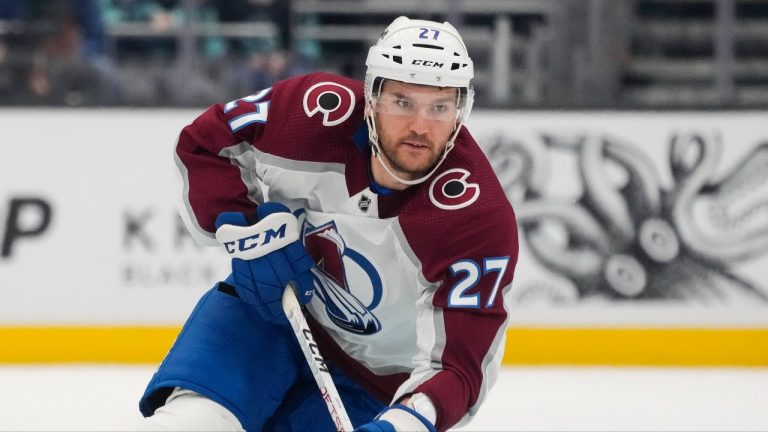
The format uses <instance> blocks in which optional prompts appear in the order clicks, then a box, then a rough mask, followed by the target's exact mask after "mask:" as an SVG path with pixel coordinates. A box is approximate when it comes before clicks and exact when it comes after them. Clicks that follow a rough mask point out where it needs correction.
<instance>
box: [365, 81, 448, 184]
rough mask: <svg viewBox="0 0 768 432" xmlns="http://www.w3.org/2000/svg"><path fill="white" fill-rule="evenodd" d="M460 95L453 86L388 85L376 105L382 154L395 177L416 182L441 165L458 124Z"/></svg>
mask: <svg viewBox="0 0 768 432" xmlns="http://www.w3.org/2000/svg"><path fill="white" fill-rule="evenodd" d="M457 92H458V89H456V88H451V87H442V88H441V87H434V86H424V85H417V84H406V83H403V82H399V81H391V80H386V81H385V82H384V84H383V85H382V88H381V92H380V93H379V97H377V98H376V99H375V100H374V101H373V104H374V112H375V115H376V125H377V128H378V132H379V145H380V147H381V153H382V156H383V158H384V159H385V163H387V164H388V165H389V167H390V168H391V169H392V170H393V171H394V172H395V174H397V175H398V176H401V177H402V178H404V179H406V180H414V179H417V178H420V177H423V176H424V175H425V174H427V173H428V172H429V170H430V169H431V168H432V167H433V166H434V165H435V163H437V161H438V159H439V158H440V157H441V156H442V154H443V149H444V148H445V146H446V144H447V142H448V139H449V138H450V137H451V135H452V133H453V131H454V129H455V128H456V125H457V120H458V106H457ZM377 180H378V179H377Z"/></svg>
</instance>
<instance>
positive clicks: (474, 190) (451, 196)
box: [429, 168, 480, 210]
mask: <svg viewBox="0 0 768 432" xmlns="http://www.w3.org/2000/svg"><path fill="white" fill-rule="evenodd" d="M467 177H469V171H467V170H464V169H461V168H454V169H450V170H448V171H446V172H444V173H442V174H440V175H439V176H437V177H436V178H435V179H434V180H432V184H431V185H429V199H430V201H432V204H434V205H436V206H437V207H439V208H441V209H443V210H457V209H460V208H464V207H467V206H469V205H470V204H472V203H473V202H475V201H477V198H479V197H480V186H478V185H477V183H469V182H467Z"/></svg>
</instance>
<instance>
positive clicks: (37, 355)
mask: <svg viewBox="0 0 768 432" xmlns="http://www.w3.org/2000/svg"><path fill="white" fill-rule="evenodd" d="M180 330H181V327H58V326H57V327H0V363H73V362H83V363H159V362H160V361H161V360H162V359H163V357H165V354H166V353H167V352H168V349H170V347H171V345H172V344H173V341H174V340H175V339H176V336H177V335H178V334H179V331H180Z"/></svg>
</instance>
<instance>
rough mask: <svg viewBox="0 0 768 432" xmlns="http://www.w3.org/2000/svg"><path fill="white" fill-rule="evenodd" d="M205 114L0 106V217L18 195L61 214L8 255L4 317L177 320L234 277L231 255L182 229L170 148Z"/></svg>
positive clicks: (3, 265)
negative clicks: (0, 145) (201, 243)
mask: <svg viewBox="0 0 768 432" xmlns="http://www.w3.org/2000/svg"><path fill="white" fill-rule="evenodd" d="M196 114H197V112H196V111H167V110H163V111H157V110H135V111H113V110H42V111H37V110H36V111H25V110H12V111H2V112H0V131H2V141H3V157H2V159H0V173H1V174H0V175H1V176H2V177H0V179H1V180H0V220H3V221H6V220H7V215H8V213H9V203H10V201H11V199H14V198H15V199H19V198H23V197H37V198H40V199H42V200H44V201H45V202H47V203H49V204H50V207H51V213H52V217H51V222H50V225H49V226H48V228H47V229H46V230H45V231H44V232H43V233H42V234H41V235H40V236H36V237H32V236H30V237H25V238H19V239H18V241H17V242H15V244H14V245H13V249H12V252H11V256H10V257H6V258H4V259H0V275H2V276H1V277H0V284H2V290H0V295H2V299H1V300H0V324H4V325H9V324H10V325H31V324H66V325H91V324H93V325H111V324H114V325H124V324H128V325H130V324H142V325H153V324H174V325H175V324H179V323H181V322H183V320H184V319H185V318H186V316H187V315H188V314H189V312H190V311H191V310H192V307H193V306H194V304H195V301H196V299H197V298H198V297H199V296H200V295H201V294H202V293H203V292H204V291H205V290H206V289H208V288H209V287H210V286H211V285H212V283H213V282H214V281H215V280H217V279H219V278H223V277H225V276H226V274H227V271H228V267H229V264H228V261H227V259H226V257H224V256H222V254H221V253H220V251H218V250H216V249H215V248H200V247H198V246H197V245H196V244H195V242H194V241H193V240H192V239H191V237H189V236H188V235H187V234H185V230H180V229H179V226H180V224H181V222H180V219H179V217H178V205H177V202H178V198H177V197H178V190H179V189H178V187H179V184H180V183H179V179H178V177H177V174H176V167H175V163H174V161H173V148H174V144H175V142H176V137H177V136H178V132H179V131H180V130H181V128H182V127H183V126H184V125H186V124H188V123H190V122H191V121H192V119H194V117H195V115H196ZM26 213H27V214H22V216H21V217H20V218H19V219H21V222H19V223H18V224H19V225H22V226H26V227H27V228H26V230H27V231H29V230H31V229H32V228H34V227H35V226H39V223H40V221H39V219H40V215H39V213H40V212H39V211H38V210H37V209H36V208H28V209H27V211H26ZM25 224H26V225H25ZM131 224H133V227H134V230H133V231H129V225H131ZM2 225H3V226H5V225H6V224H5V223H3V224H2ZM129 232H130V234H129ZM2 237H3V234H0V238H2Z"/></svg>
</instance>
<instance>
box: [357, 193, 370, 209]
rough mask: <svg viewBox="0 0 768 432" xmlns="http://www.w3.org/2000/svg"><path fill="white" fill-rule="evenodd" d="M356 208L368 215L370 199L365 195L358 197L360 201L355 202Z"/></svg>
mask: <svg viewBox="0 0 768 432" xmlns="http://www.w3.org/2000/svg"><path fill="white" fill-rule="evenodd" d="M357 208H359V209H360V211H361V212H363V213H368V209H369V208H371V199H370V198H369V197H368V195H366V194H362V195H361V196H360V200H359V201H358V202H357Z"/></svg>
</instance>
